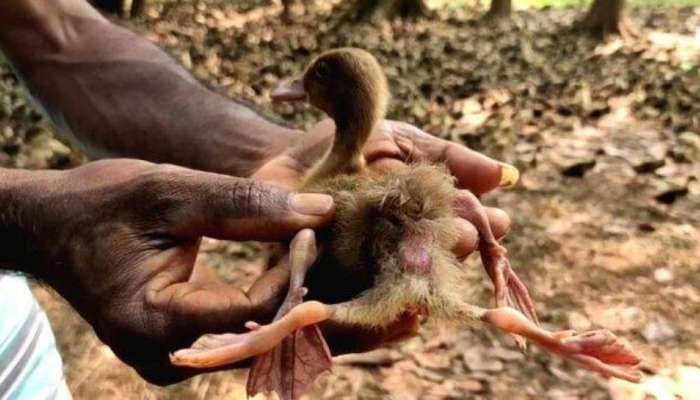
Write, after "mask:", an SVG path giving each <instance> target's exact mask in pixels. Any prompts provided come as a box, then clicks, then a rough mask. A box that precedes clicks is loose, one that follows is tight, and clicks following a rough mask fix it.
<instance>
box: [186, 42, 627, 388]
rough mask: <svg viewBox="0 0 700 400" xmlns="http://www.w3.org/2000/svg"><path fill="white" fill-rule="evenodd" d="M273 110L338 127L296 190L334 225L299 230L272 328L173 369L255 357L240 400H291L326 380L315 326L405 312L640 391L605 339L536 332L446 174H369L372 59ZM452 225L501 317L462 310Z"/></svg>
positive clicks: (513, 283) (350, 60) (339, 60)
mask: <svg viewBox="0 0 700 400" xmlns="http://www.w3.org/2000/svg"><path fill="white" fill-rule="evenodd" d="M273 98H274V99H276V100H303V99H307V100H308V101H309V102H310V103H311V104H312V105H314V106H316V107H317V108H319V109H321V110H322V111H324V112H325V113H327V114H328V115H329V116H330V117H331V118H333V120H334V121H335V124H336V133H335V140H334V143H333V145H332V147H331V149H330V150H329V152H328V153H327V154H326V155H325V156H324V157H323V158H322V160H321V161H320V162H319V163H318V164H317V165H316V166H314V167H313V168H312V169H311V170H310V172H309V173H308V174H307V175H306V176H305V178H304V180H303V182H302V184H301V185H300V187H299V189H303V190H304V191H310V192H321V193H328V194H331V195H332V196H333V198H334V200H335V203H336V216H335V219H334V221H333V222H332V223H331V224H330V226H329V227H327V228H326V229H323V230H321V231H319V232H318V238H316V236H315V234H314V233H313V232H312V231H309V230H305V231H302V232H300V233H299V234H298V235H297V236H296V237H295V239H294V240H293V241H292V242H291V244H290V255H289V264H290V269H291V277H290V286H289V291H288V295H287V298H286V299H285V301H284V303H283V305H282V307H281V308H280V310H279V312H278V314H277V316H276V317H275V319H274V321H273V322H272V323H271V324H269V325H265V326H260V325H258V324H256V323H249V324H248V325H247V326H248V327H249V328H250V329H251V332H248V333H245V334H225V335H206V336H203V337H202V338H200V339H199V340H198V341H197V342H195V344H193V346H192V347H191V348H190V349H186V350H181V351H178V352H176V353H175V354H173V356H172V361H173V363H174V364H176V365H183V366H189V367H196V368H210V367H215V366H219V365H225V364H229V363H232V362H236V361H239V360H242V359H245V358H248V357H252V356H257V357H256V360H255V361H254V363H253V367H252V368H251V372H250V375H249V380H248V393H249V394H251V395H252V394H255V393H258V392H261V391H269V390H273V391H276V392H277V393H278V394H279V395H280V398H282V399H284V400H286V399H296V398H298V396H300V395H301V393H302V392H303V391H304V390H306V388H307V386H308V385H309V384H310V383H311V382H313V380H314V379H315V377H316V376H317V375H318V374H320V373H321V372H323V371H324V370H326V369H328V368H330V364H331V359H330V352H329V351H328V347H327V346H326V344H325V341H324V340H323V336H322V335H321V332H320V330H319V328H318V327H317V325H316V324H318V323H320V322H323V321H329V320H331V321H334V322H337V323H340V324H344V325H352V326H359V327H365V328H382V327H387V326H389V325H390V324H391V323H393V322H395V321H396V320H397V319H398V318H399V317H400V316H402V315H405V314H406V313H407V312H408V313H413V314H419V315H429V316H431V317H436V318H442V319H449V320H452V321H462V322H465V323H471V322H479V321H480V322H486V323H487V324H490V325H491V326H493V327H496V328H498V329H500V330H502V331H504V332H508V333H511V334H515V335H519V336H522V337H525V338H527V339H530V340H531V341H533V342H534V343H535V344H537V345H539V346H541V347H542V348H544V349H546V350H548V351H550V352H554V353H557V354H560V355H562V356H565V357H568V358H571V359H574V360H576V361H579V362H580V363H582V364H584V365H585V366H587V367H588V368H590V369H593V370H595V371H598V372H600V373H603V374H604V375H607V376H617V377H621V378H624V379H629V380H637V379H638V376H637V375H635V374H634V373H632V372H630V371H627V370H626V369H624V367H625V366H630V365H636V364H637V363H638V362H639V359H638V358H637V357H636V356H635V355H634V354H633V353H632V352H631V350H630V349H629V348H628V347H627V346H626V345H625V344H624V343H623V342H621V341H620V340H618V338H616V337H615V336H614V335H612V334H610V333H609V332H602V331H594V332H589V333H585V334H581V335H576V334H575V333H573V332H570V331H564V332H555V333H552V332H548V331H546V330H543V329H542V328H540V327H539V326H538V324H537V317H536V314H535V312H534V306H533V305H532V302H531V300H530V298H529V295H528V293H527V290H526V288H525V287H524V285H522V283H521V282H520V281H519V280H518V279H517V276H515V274H514V273H513V272H512V270H510V266H509V265H508V264H507V260H506V259H505V257H504V253H505V252H504V250H503V249H502V248H501V247H500V245H498V243H497V242H496V241H495V239H494V238H493V234H492V233H491V231H490V227H489V226H488V221H487V220H486V219H485V215H484V213H483V208H482V207H481V205H480V203H479V201H478V199H477V198H476V197H475V196H470V197H467V198H465V197H464V196H460V194H459V192H458V190H457V189H455V186H454V180H453V178H452V177H451V176H450V175H449V173H448V172H447V171H446V169H445V168H444V167H440V166H431V165H425V164H413V165H407V166H405V167H403V168H399V169H397V170H394V171H391V172H388V173H384V174H378V173H373V172H372V171H371V170H369V169H368V168H367V166H366V163H365V160H364V158H363V156H362V151H361V150H362V147H363V145H364V143H365V141H366V140H367V138H368V137H369V135H370V134H371V133H372V131H373V129H374V128H375V126H376V124H377V123H378V122H379V121H381V120H382V119H383V117H384V114H385V111H386V107H387V104H388V99H389V91H388V85H387V81H386V78H385V76H384V73H383V71H382V68H381V66H380V65H379V63H378V62H377V60H376V59H375V58H374V57H373V56H372V55H371V54H369V53H368V52H366V51H364V50H361V49H355V48H341V49H335V50H331V51H328V52H326V53H323V54H321V55H320V56H319V57H317V58H316V59H314V60H313V61H312V62H311V63H310V64H309V66H308V67H307V68H306V70H305V72H304V74H303V75H302V77H301V78H299V79H296V80H292V81H289V82H286V83H284V84H283V85H281V86H280V87H279V88H278V89H276V90H275V91H274V92H273ZM457 217H464V218H467V219H468V220H469V221H470V222H472V223H473V224H474V225H475V226H476V227H477V230H478V231H479V233H480V239H481V241H482V243H484V244H483V245H481V246H480V250H481V253H482V260H484V264H485V265H486V267H487V271H488V272H489V275H490V277H491V279H492V280H493V281H494V285H495V287H496V292H497V295H496V303H497V308H494V309H484V308H481V307H478V306H475V305H472V304H471V303H470V301H469V299H470V297H472V296H471V295H472V290H471V285H470V284H469V281H468V279H467V277H466V275H465V271H464V269H463V267H462V265H461V263H460V262H459V260H458V259H457V258H456V257H455V256H454V254H453V253H452V251H451V249H452V248H453V247H454V245H455V241H456V237H457V233H458V227H457V226H456V222H455V221H456V218H457ZM317 241H318V243H319V244H320V245H321V248H322V252H321V255H320V257H317V255H318V253H317V251H316V242H317ZM311 265H314V267H313V268H310V267H311ZM304 297H306V298H307V299H308V300H309V301H305V302H304V301H303V298H304ZM508 305H513V306H515V307H517V308H518V309H520V311H518V310H516V309H515V308H511V307H508Z"/></svg>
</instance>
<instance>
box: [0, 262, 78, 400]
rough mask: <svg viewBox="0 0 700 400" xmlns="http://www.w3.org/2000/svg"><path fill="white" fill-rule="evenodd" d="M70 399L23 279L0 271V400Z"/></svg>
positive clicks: (44, 326)
mask: <svg viewBox="0 0 700 400" xmlns="http://www.w3.org/2000/svg"><path fill="white" fill-rule="evenodd" d="M25 399H26V400H30V399H31V400H35V399H57V400H70V399H71V395H70V392H69V391H68V387H67V386H66V382H65V379H64V377H63V363H62V362H61V357H60V355H59V354H58V350H57V349H56V341H55V339H54V336H53V332H52V331H51V325H50V324H49V321H48V319H47V318H46V314H45V313H44V311H42V310H41V308H40V307H39V304H38V303H37V302H36V299H34V296H33V295H32V292H31V291H30V290H29V286H28V285H27V282H26V280H25V279H24V278H23V277H21V276H13V275H8V274H3V273H2V272H0V400H25Z"/></svg>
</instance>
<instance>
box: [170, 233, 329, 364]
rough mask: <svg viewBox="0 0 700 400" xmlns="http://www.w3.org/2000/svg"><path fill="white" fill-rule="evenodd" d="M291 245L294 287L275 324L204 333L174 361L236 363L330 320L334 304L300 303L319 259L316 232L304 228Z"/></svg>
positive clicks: (291, 279) (172, 357) (291, 277)
mask: <svg viewBox="0 0 700 400" xmlns="http://www.w3.org/2000/svg"><path fill="white" fill-rule="evenodd" d="M290 247H291V251H290V256H289V257H290V269H291V276H290V289H289V292H288V294H287V298H286V299H285V301H284V303H283V305H282V307H281V308H280V311H279V312H278V315H277V317H276V319H275V321H274V322H273V323H271V324H269V325H264V326H260V325H258V324H256V323H253V322H249V323H248V324H246V326H247V327H248V328H249V329H251V331H250V332H247V333H243V334H222V335H204V336H202V337H201V338H199V339H198V340H197V341H196V342H195V343H194V344H193V345H192V346H191V347H190V348H188V349H183V350H179V351H176V352H175V353H173V354H172V355H171V357H170V360H171V362H172V363H173V364H174V365H180V366H187V367H193V368H213V367H219V366H224V365H228V364H232V363H235V362H238V361H242V360H244V359H247V358H250V357H255V356H258V355H261V354H265V353H268V352H270V351H271V350H272V349H274V348H275V347H276V346H277V345H279V344H280V343H281V342H282V341H283V340H284V339H285V338H287V337H288V336H290V335H292V334H293V333H295V331H297V330H299V329H301V328H304V327H307V326H310V325H315V324H317V323H319V322H321V321H325V320H327V319H329V318H330V317H331V316H332V315H333V312H334V310H333V308H332V307H330V306H327V305H325V304H321V303H319V302H315V301H311V302H307V303H303V304H300V303H301V302H302V298H303V295H304V293H305V289H304V288H303V287H302V284H303V282H304V276H305V274H306V271H307V270H308V268H309V267H310V266H311V265H312V264H313V263H314V261H315V259H316V246H315V240H314V236H313V231H310V230H304V231H301V232H300V233H299V234H297V236H296V237H295V238H294V240H293V241H292V244H291V245H290ZM295 306H296V307H295ZM324 346H325V343H324ZM326 351H327V349H326Z"/></svg>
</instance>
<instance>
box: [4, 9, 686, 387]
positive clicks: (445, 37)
mask: <svg viewBox="0 0 700 400" xmlns="http://www.w3.org/2000/svg"><path fill="white" fill-rule="evenodd" d="M238 3H246V4H249V5H248V6H246V7H243V6H240V5H238ZM250 3H251V2H236V1H233V2H226V3H225V4H220V5H216V4H212V3H197V4H192V3H189V2H178V3H167V4H166V5H160V6H158V7H155V8H150V9H149V10H147V12H146V14H145V16H144V17H142V18H140V19H136V20H132V21H120V22H121V23H124V24H126V25H128V26H130V27H132V28H134V29H136V30H137V31H140V32H142V33H143V34H145V35H147V36H148V37H149V39H151V40H153V41H155V42H157V43H159V44H160V45H162V46H163V47H165V48H166V49H167V50H168V51H169V52H171V54H173V56H174V57H176V58H177V59H179V60H181V61H182V63H183V64H184V65H185V66H186V67H187V68H189V69H191V70H192V71H193V73H194V74H195V75H196V76H197V77H198V78H200V79H202V80H203V81H205V82H207V83H208V84H209V85H210V86H211V87H212V88H213V89H215V90H219V91H221V92H222V93H225V94H227V95H230V96H236V97H238V98H242V99H245V100H247V101H249V102H251V103H253V104H256V105H257V106H258V107H259V108H260V109H264V110H266V111H267V112H269V113H270V114H273V115H276V116H277V117H278V118H281V119H283V120H285V121H287V122H288V123H289V124H293V125H296V126H304V125H309V124H311V123H312V122H313V121H316V120H318V119H319V118H320V117H321V116H320V115H319V114H318V113H317V112H315V111H313V110H311V109H309V108H304V107H299V106H290V105H275V106H272V105H271V104H270V100H269V93H270V91H271V89H272V88H273V87H274V86H275V84H276V83H277V82H278V81H279V80H280V79H284V78H287V77H290V76H293V75H294V74H295V73H298V72H299V71H300V70H301V68H302V67H303V66H304V65H305V64H306V62H307V61H308V59H309V57H311V56H313V55H314V54H317V53H318V52H320V51H322V50H323V49H328V48H332V47H338V46H357V47H363V48H365V49H367V50H369V51H371V52H373V53H374V54H375V55H376V56H377V57H378V58H379V60H380V61H381V62H382V63H383V65H384V66H385V67H386V70H387V74H388V77H389V80H390V85H391V89H392V92H393V101H392V107H391V110H390V117H391V118H395V119H401V120H405V121H408V122H411V123H414V124H416V125H417V126H419V127H422V128H424V129H426V130H427V131H429V132H433V133H435V134H438V135H441V136H443V137H446V138H449V139H451V140H454V141H457V142H461V143H464V144H466V145H468V146H470V147H472V148H474V149H477V150H479V151H482V152H484V153H485V154H488V155H490V156H492V157H495V158H498V159H501V160H504V161H507V162H510V163H513V164H515V165H517V166H518V167H519V168H520V170H521V172H522V179H521V182H520V183H519V184H518V185H517V186H516V187H515V188H513V189H509V190H501V191H497V192H495V193H493V194H490V195H487V196H486V197H485V198H484V202H485V203H486V204H488V205H491V206H498V207H501V208H503V209H504V210H506V211H507V212H508V213H509V214H510V215H511V216H512V219H513V227H512V229H511V232H510V234H509V236H508V237H507V238H506V239H505V245H506V247H507V248H508V249H509V254H510V259H511V262H512V264H513V266H514V268H516V270H517V272H518V274H519V275H520V276H521V278H522V279H523V281H524V282H526V283H527V284H528V285H529V287H530V290H531V293H533V294H534V298H535V301H536V303H537V305H538V311H539V313H540V315H541V319H542V321H543V323H544V325H545V326H547V327H549V328H556V329H564V328H573V329H577V330H586V329H590V328H607V329H610V330H612V331H614V332H615V333H616V334H618V335H621V336H624V337H625V338H627V339H628V340H629V341H630V342H631V343H632V345H633V346H634V347H635V348H636V349H638V350H639V352H640V353H641V354H642V355H643V356H644V358H645V361H644V371H645V378H644V381H643V383H642V384H640V385H631V384H627V383H623V382H621V381H617V380H612V381H606V380H604V379H602V378H600V377H598V376H595V375H593V374H591V373H589V372H587V371H585V370H582V369H580V368H578V367H576V366H575V365H573V364H571V363H568V362H563V361H561V360H559V359H557V358H552V357H550V356H549V355H546V354H544V353H543V352H541V351H539V350H538V349H534V348H531V349H530V351H529V353H528V354H526V355H522V354H520V353H518V352H517V351H516V349H515V346H514V344H513V343H512V341H511V339H510V338H508V337H504V336H501V335H499V334H497V333H495V332H493V331H490V330H484V329H481V327H478V326H477V327H470V328H464V327H451V326H438V325H437V324H428V325H426V326H425V327H423V328H422V330H421V335H420V337H417V338H414V339H410V340H408V341H406V342H403V343H401V344H397V345H394V346H391V347H390V348H388V349H383V350H379V351H377V352H375V353H373V354H371V357H368V356H363V357H359V358H357V357H355V358H345V359H344V360H342V361H341V362H340V363H339V365H338V366H336V367H335V368H334V369H333V371H332V372H331V373H329V374H327V375H325V376H324V377H323V378H322V379H320V380H319V381H318V382H317V384H315V386H314V389H313V391H312V392H311V393H310V394H309V395H308V396H307V398H309V399H317V398H318V399H380V398H390V399H397V400H398V399H401V400H403V399H407V400H408V399H467V398H469V399H472V398H473V399H529V398H548V399H608V398H613V399H644V398H645V396H649V397H647V398H658V399H665V398H673V396H674V395H675V396H677V397H676V398H682V399H697V398H699V396H700V394H699V393H700V323H698V322H697V316H698V315H700V182H699V181H698V179H699V178H700V70H699V68H698V64H699V62H700V31H698V28H697V27H698V26H700V8H695V9H693V8H657V9H643V10H632V12H631V13H630V14H631V20H632V21H634V23H635V24H636V25H637V26H638V27H639V28H640V31H641V32H642V35H641V36H640V37H635V38H625V39H620V38H613V39H611V40H609V41H607V42H604V43H599V42H595V41H592V40H591V39H588V38H585V37H582V36H579V35H576V34H575V33H572V32H571V31H570V29H569V27H570V26H573V23H574V21H576V20H577V19H578V18H580V16H581V15H582V13H583V10H557V9H545V10H528V11H519V12H516V13H514V15H513V18H512V20H511V21H502V22H499V23H498V24H483V23H480V22H479V16H480V15H479V13H476V12H474V10H468V9H445V10H442V9H441V10H435V11H434V12H433V13H431V15H430V18H427V19H418V20H415V21H400V20H396V21H385V22H381V23H377V24H374V25H357V24H355V25H348V24H346V23H343V20H342V18H341V16H342V15H343V12H341V11H342V10H338V9H337V8H338V7H337V6H336V3H337V2H322V1H309V2H306V3H308V4H307V5H306V6H302V5H300V3H299V4H297V3H295V4H296V5H295V6H294V7H295V8H294V9H292V10H290V11H291V12H290V14H289V15H290V18H291V19H292V21H291V22H284V21H283V19H282V18H280V17H279V16H280V14H281V7H280V6H278V5H276V4H275V5H267V3H263V2H260V4H256V5H250ZM0 77H1V78H2V79H1V80H0V166H12V167H19V168H68V167H71V166H74V165H78V164H80V163H82V162H85V161H86V158H85V157H84V156H83V155H81V154H79V153H78V152H77V151H75V150H72V149H71V148H70V147H67V146H66V145H64V144H62V143H60V142H58V141H57V139H55V138H54V136H53V134H52V131H51V127H50V125H49V124H48V123H46V122H45V121H43V120H42V119H41V117H40V116H39V115H38V114H37V113H36V112H35V111H34V110H33V108H31V106H29V105H28V103H27V100H26V97H25V95H24V94H23V92H22V91H21V89H19V87H18V84H17V81H16V79H15V78H14V77H13V76H12V75H11V73H10V71H9V69H8V68H7V67H6V66H2V67H0ZM173 117H174V118H176V116H173ZM203 134H206V133H205V132H204V133H203ZM204 248H205V250H204V252H205V257H204V258H203V260H202V261H201V262H207V263H210V264H212V265H214V266H216V267H217V269H218V270H219V271H220V272H222V273H223V274H226V275H227V276H228V277H229V279H231V280H233V281H236V282H237V283H240V284H241V285H245V284H249V282H250V281H251V280H252V279H253V277H254V276H255V274H256V273H257V272H258V271H259V270H260V269H261V268H262V265H263V263H264V261H263V258H264V257H263V255H264V251H263V250H262V248H261V247H260V246H257V245H254V244H247V243H243V244H239V243H234V244H227V243H222V242H216V241H212V240H208V241H207V242H206V243H205V246H204ZM465 268H470V270H472V271H473V282H474V285H475V286H476V287H477V288H478V289H479V293H480V302H481V304H484V305H486V304H491V303H490V302H491V301H492V298H491V295H492V288H491V286H490V284H489V282H488V280H487V279H485V274H484V273H483V271H482V267H481V266H480V263H479V261H478V257H476V256H475V257H472V258H471V259H470V260H468V262H467V263H466V265H465ZM35 293H36V294H37V296H38V298H39V299H40V301H41V303H42V305H43V306H44V308H45V309H46V310H47V312H48V315H49V317H50V320H51V321H52V325H53V327H54V330H55V332H56V336H57V340H58V342H59V347H60V351H61V353H62V355H63V358H64V362H65V371H66V377H67V380H68V384H69V386H70V388H71V391H72V392H73V394H74V397H75V398H76V399H93V398H100V399H122V398H142V399H166V398H167V399H213V398H228V399H238V398H241V399H242V398H245V389H244V385H245V376H246V371H235V372H225V373H216V374H209V375H205V376H199V377H196V378H193V379H191V380H189V381H187V382H183V383H181V384H177V385H173V386H170V387H167V388H159V387H155V386H152V385H149V384H146V383H144V382H143V381H142V380H141V379H140V378H138V376H137V375H136V374H135V373H134V372H133V371H132V370H130V369H129V368H128V367H127V366H125V365H123V364H122V363H120V362H119V361H118V360H117V359H116V358H115V357H114V355H113V354H112V353H111V351H110V350H109V349H108V348H107V347H105V346H104V345H102V344H101V343H100V342H99V341H98V340H97V339H96V337H95V335H94V333H93V332H92V330H91V328H90V327H89V326H88V325H87V324H86V323H85V322H83V321H82V320H81V319H80V318H79V317H78V316H77V315H76V314H75V313H74V312H73V311H72V310H71V309H70V308H69V307H68V306H67V305H66V303H65V302H64V301H63V300H61V299H60V298H59V297H58V296H57V295H55V294H52V293H50V292H49V290H48V289H46V288H44V287H41V286H38V285H36V286H35ZM665 396H666V397H665ZM669 396H670V397H669Z"/></svg>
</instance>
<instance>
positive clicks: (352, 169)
mask: <svg viewBox="0 0 700 400" xmlns="http://www.w3.org/2000/svg"><path fill="white" fill-rule="evenodd" d="M343 114H347V115H353V113H341V114H340V115H338V116H336V117H335V125H336V131H335V137H334V140H333V147H332V148H331V150H330V151H329V152H328V154H327V155H326V157H325V158H324V160H323V161H322V162H321V163H320V164H319V165H318V167H317V168H316V170H315V171H313V172H312V173H311V174H310V175H309V178H308V179H307V182H310V181H317V180H319V179H324V178H328V177H331V176H333V175H336V174H355V173H358V172H360V171H361V170H362V169H363V168H364V167H365V158H364V156H363V155H362V148H363V147H364V145H365V143H366V142H367V139H368V138H369V135H370V134H372V131H373V130H374V126H375V125H376V124H377V121H378V120H379V114H377V115H367V114H365V115H363V116H360V115H362V114H359V115H358V114H357V113H355V114H354V115H358V116H357V117H348V118H345V117H344V116H343Z"/></svg>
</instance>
